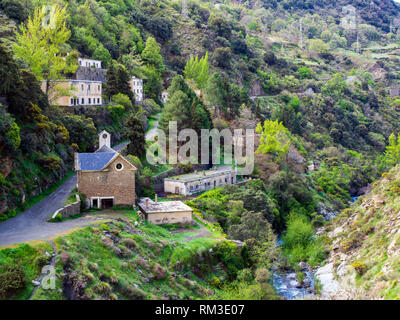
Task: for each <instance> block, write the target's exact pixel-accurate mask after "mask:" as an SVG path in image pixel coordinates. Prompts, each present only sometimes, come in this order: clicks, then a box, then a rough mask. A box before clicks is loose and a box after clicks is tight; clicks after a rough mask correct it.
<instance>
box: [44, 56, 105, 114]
mask: <svg viewBox="0 0 400 320" xmlns="http://www.w3.org/2000/svg"><path fill="white" fill-rule="evenodd" d="M78 65H79V66H78V69H77V70H76V72H75V73H74V74H73V75H71V77H70V78H69V79H63V80H59V81H56V83H55V86H56V88H58V89H62V90H65V89H67V90H69V94H68V95H66V94H60V93H59V92H60V90H57V89H56V90H53V92H52V93H51V95H50V100H52V103H54V104H58V105H60V106H65V107H72V106H99V105H102V104H103V98H102V94H103V83H104V82H105V81H106V77H105V75H106V72H107V70H106V69H102V68H101V61H100V60H93V59H84V58H78ZM42 90H43V92H45V91H46V81H42Z"/></svg>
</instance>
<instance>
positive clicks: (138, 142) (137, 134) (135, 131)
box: [126, 112, 146, 159]
mask: <svg viewBox="0 0 400 320" xmlns="http://www.w3.org/2000/svg"><path fill="white" fill-rule="evenodd" d="M126 126H127V128H128V138H129V141H131V142H130V143H129V144H128V147H127V149H128V154H131V155H134V156H137V157H138V158H139V159H141V158H143V157H144V156H145V154H146V150H145V145H146V138H145V130H144V125H143V122H142V120H141V119H140V112H138V113H136V114H132V115H131V116H130V117H129V119H128V121H127V123H126Z"/></svg>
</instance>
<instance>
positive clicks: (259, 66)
mask: <svg viewBox="0 0 400 320" xmlns="http://www.w3.org/2000/svg"><path fill="white" fill-rule="evenodd" d="M46 5H47V6H50V7H51V8H52V9H51V10H53V11H50V12H51V14H52V15H53V16H52V18H53V19H55V21H56V23H55V24H56V28H54V29H51V28H50V29H46V28H43V30H45V31H42V30H41V26H42V22H43V21H44V20H43V19H45V17H46V12H45V11H42V7H43V6H46ZM398 13H399V7H398V5H397V4H396V3H395V2H393V1H391V0H373V1H367V0H357V1H346V0H340V1H335V2H332V1H327V0H326V1H314V0H307V1H297V0H282V1H280V0H272V1H263V0H248V1H244V0H243V1H242V0H232V1H222V0H221V1H206V0H204V1H200V0H188V1H175V0H167V1H159V0H119V1H116V0H99V1H95V0H85V1H78V0H73V1H63V0H57V1H56V0H54V1H44V0H24V1H19V0H0V79H1V81H0V117H1V119H0V131H1V134H0V220H6V219H8V218H12V217H13V216H15V215H16V214H18V213H19V212H21V211H23V210H24V209H26V208H27V207H29V206H31V205H32V204H33V203H35V202H37V201H39V200H40V199H41V198H43V197H44V196H45V195H46V193H49V192H50V191H51V190H52V187H54V186H56V185H58V184H59V183H61V182H62V181H63V179H65V178H67V177H69V176H70V174H71V172H72V170H73V161H74V153H75V152H91V151H94V150H95V149H96V143H97V142H96V141H97V134H98V133H99V132H100V131H101V130H103V129H107V130H108V131H110V132H111V133H112V134H113V143H114V144H117V143H119V142H121V141H131V143H129V145H128V147H127V150H125V152H126V154H127V157H128V158H129V159H130V160H131V161H132V163H133V164H134V165H135V166H136V167H137V168H138V172H137V177H136V184H137V194H138V196H153V195H154V191H153V184H152V178H153V177H154V175H155V173H157V174H158V173H160V172H163V171H165V169H166V168H164V167H157V166H156V165H151V164H149V163H148V162H147V160H146V157H145V151H146V148H147V147H149V143H146V141H145V138H144V135H145V132H146V130H147V129H148V128H149V127H151V124H152V122H153V121H154V118H153V116H154V115H155V114H160V113H161V116H160V119H159V127H160V128H161V129H165V130H166V129H167V128H168V123H169V122H170V121H177V124H178V129H184V128H192V129H194V130H195V131H197V132H200V130H201V129H212V128H216V129H219V130H222V129H225V128H229V129H232V130H233V129H236V128H249V129H255V131H256V134H257V135H256V140H257V141H256V153H255V155H254V161H255V170H254V172H253V173H252V174H251V175H250V176H251V178H252V180H251V182H249V183H248V184H247V185H246V187H240V186H224V187H223V188H218V189H215V190H212V191H208V192H205V193H203V194H201V195H199V196H198V197H196V198H194V199H191V200H189V201H187V204H189V205H190V206H191V207H193V208H194V209H195V211H196V214H198V215H199V217H200V218H201V219H204V220H206V221H208V222H209V223H212V224H215V225H216V226H218V230H219V228H220V230H219V231H220V232H221V233H224V234H226V236H227V238H229V239H233V240H239V241H241V242H243V243H245V248H246V249H245V250H243V251H242V252H241V253H240V255H241V256H240V259H239V258H238V257H237V256H234V254H236V255H237V252H235V253H233V252H234V250H233V249H232V250H228V249H226V248H222V249H221V248H220V250H223V249H224V250H225V249H226V252H229V255H232V257H231V256H229V258H230V259H231V260H229V259H228V258H227V255H228V254H227V255H225V256H224V260H223V262H224V268H223V269H224V270H223V271H221V270H219V271H218V272H214V273H215V274H213V275H215V276H210V274H212V272H211V271H210V270H208V271H209V272H208V274H207V276H205V278H207V279H206V281H207V283H208V284H209V285H210V286H211V287H212V288H213V290H214V289H215V290H214V291H213V292H212V293H208V296H209V297H210V298H216V299H219V298H224V299H241V298H248V299H276V298H278V296H277V295H276V292H275V291H274V288H273V275H272V271H271V270H276V269H280V270H293V271H294V272H295V273H296V279H297V281H298V282H299V283H300V284H301V285H302V286H304V287H307V284H305V283H304V282H305V281H304V277H305V276H306V275H305V273H304V272H303V271H304V270H303V269H302V267H300V265H299V264H300V263H306V264H307V265H308V266H310V268H311V269H313V268H317V267H319V266H321V265H322V264H323V263H324V261H325V259H327V258H328V259H330V260H332V261H333V260H334V259H335V257H332V250H333V249H332V241H333V240H331V238H332V237H333V236H332V231H333V230H334V229H335V228H334V226H335V224H338V221H342V220H343V219H347V218H349V219H350V218H351V217H354V216H357V214H358V215H361V216H362V218H363V219H367V218H366V216H365V214H366V213H364V212H363V211H361V212H360V211H359V210H358V209H356V208H355V207H354V206H358V205H361V206H362V204H361V201H360V200H358V202H356V203H355V204H351V201H352V198H353V199H356V198H358V197H359V196H363V195H365V194H367V193H368V192H369V191H370V189H371V187H372V185H373V184H375V183H376V181H378V179H379V178H381V176H382V174H383V176H384V179H389V178H388V176H387V174H386V173H385V172H388V171H389V170H392V171H390V175H389V177H390V179H391V180H390V181H392V180H395V178H394V176H395V175H396V170H397V169H396V168H395V169H392V168H393V167H395V166H396V164H397V163H398V162H399V161H400V136H399V135H398V134H399V130H400V122H399V120H398V119H399V117H400V97H399V96H400V93H399V88H400V87H399V72H400V68H399V58H398V54H399V52H400V19H399V17H398ZM46 30H47V31H46ZM47 49H49V50H47ZM48 51H50V52H51V54H48ZM78 56H80V57H85V58H91V59H97V60H101V61H102V68H103V69H107V71H106V79H107V83H106V84H105V85H104V91H103V96H104V101H107V102H106V103H105V104H104V105H103V106H99V107H93V108H85V107H79V108H74V109H72V110H67V109H65V108H64V107H61V106H58V105H56V104H55V103H54V101H52V97H53V96H54V93H55V92H57V89H56V88H55V87H54V84H55V83H56V81H57V80H59V79H65V78H68V76H69V75H71V74H73V73H74V72H75V70H76V68H77V67H78V66H77V64H76V63H77V62H76V60H77V57H78ZM132 76H136V77H139V78H142V79H145V85H144V91H145V94H146V99H145V100H144V101H143V103H137V102H136V101H135V98H134V95H133V94H132V91H131V90H130V87H129V84H128V81H129V79H130V78H131V77H132ZM41 82H45V83H46V84H47V87H46V88H47V89H46V90H45V91H42V89H41ZM164 90H168V100H167V101H166V103H165V104H163V103H162V102H161V99H160V94H161V92H162V91H164ZM133 141H135V142H136V143H133ZM139 142H140V143H139ZM177 167H180V168H181V169H182V170H183V171H185V172H189V171H192V170H194V167H192V166H190V165H182V164H179V165H177ZM167 169H169V168H167ZM385 175H386V176H385ZM382 184H384V183H382V182H381V184H380V186H381V187H380V189H375V192H379V190H381V189H382V188H383V186H382ZM378 187H379V185H378ZM378 187H375V188H378ZM392 187H393V188H397V187H396V186H395V185H393V186H392ZM376 190H378V191H376ZM390 190H391V191H390V192H393V195H392V194H391V195H390V196H391V197H395V196H396V195H397V194H396V192H397V191H396V190H397V189H396V190H392V189H390ZM386 191H387V190H386ZM386 191H385V192H386ZM387 192H389V191H387ZM391 199H392V198H391ZM363 201H366V200H363ZM350 205H351V206H352V207H351V208H352V209H351V210H350V209H348V208H349V206H350ZM342 210H344V213H342V214H341V215H339V216H338V217H337V218H335V219H334V220H333V222H332V221H331V220H332V218H333V217H335V216H336V215H338V214H339V213H340V212H341V211H342ZM349 210H350V211H349ZM360 210H361V209H360ZM382 210H384V209H382ZM368 217H369V216H368ZM370 218H371V217H370ZM371 219H373V218H371ZM353 220H354V221H362V219H360V218H359V219H353ZM346 223H347V222H346ZM358 223H361V222H358ZM366 225H368V224H366ZM374 225H375V224H374ZM112 227H113V228H114V227H115V226H112ZM115 228H117V227H115ZM349 228H350V227H349ZM351 228H352V229H350V230H349V231H348V232H349V233H351V232H353V229H354V228H355V226H354V225H351ZM360 228H361V229H362V230H361V231H360V230H358V229H357V231H354V232H357V233H352V235H351V237H350V236H349V239H354V241H356V239H361V237H362V236H368V235H370V234H371V232H372V231H371V230H370V229H368V230H364V227H361V226H360ZM365 228H366V227H365ZM372 229H373V228H372ZM103 231H104V230H103ZM104 232H105V231H104ZM157 232H158V233H159V234H158V236H160V237H161V238H162V236H164V233H163V232H162V231H160V230H157ZM328 232H330V234H329V236H327V233H328ZM346 232H347V231H346ZM316 233H317V234H318V235H319V236H316ZM361 233H362V234H361ZM334 236H335V237H336V236H337V234H335V235H334ZM347 236H348V235H346V234H344V235H343V237H347ZM375 236H376V235H375ZM136 240H137V239H136ZM278 240H279V243H281V245H280V246H277V245H276V244H277V241H278ZM93 241H97V240H96V239H94V240H93ZM126 241H128V240H126ZM346 241H350V240H346ZM385 243H386V242H385ZM64 245H65V247H66V248H67V249H66V250H72V249H71V247H68V244H64ZM343 246H344V245H343V244H342V247H343ZM360 246H362V243H358V244H353V243H352V244H351V245H350V247H349V248H353V249H357V248H359V247H360ZM127 247H129V245H127ZM349 248H347V249H344V251H346V250H347V251H348V250H350V249H349ZM131 249H132V248H131ZM169 249H170V248H169ZM169 249H168V250H169ZM244 251H245V252H244ZM224 252H225V251H224ZM363 254H364V253H363ZM146 255H149V256H151V259H154V257H153V256H152V255H151V254H150V253H149V252H148V251H146ZM243 255H245V257H244V256H243ZM221 256H223V255H222V254H221ZM363 257H364V256H363ZM363 257H361V258H360V257H357V258H355V259H356V260H355V261H350V262H349V263H348V264H349V265H351V264H352V263H353V264H354V266H355V267H354V268H355V270H359V269H360V268H361V269H363V268H364V269H365V268H367V264H368V263H372V262H368V263H366V262H365V263H366V264H365V265H364V264H363V263H364V262H363V261H361V260H362V258H363ZM213 258H216V257H213ZM235 259H236V260H235ZM0 261H1V260H0ZM196 261H197V260H196ZM214 262H215V261H213V263H214ZM356 262H359V265H357V264H355V263H356ZM385 262H386V260H385ZM160 263H161V262H160ZM230 264H232V265H233V267H230ZM189 268H190V266H189ZM357 268H358V269H357ZM364 269H363V270H362V271H356V273H355V276H356V277H357V281H356V282H357V285H359V284H360V283H361V285H364V284H365V283H367V282H368V280H369V279H371V278H372V276H371V277H370V278H368V279H366V278H367V276H366V275H364V271H365V270H364ZM191 270H192V269H191ZM192 271H193V270H192ZM375 271H376V272H375ZM375 271H374V272H375V273H374V275H376V273H378V272H380V270H375ZM382 272H383V271H382ZM204 274H205V273H204ZM396 276H397V275H396ZM360 279H361V280H360ZM181 280H182V279H181ZM359 280H360V281H359ZM374 281H375V280H374ZM382 281H384V280H382ZM388 281H389V280H388ZM182 282H184V280H182ZM391 284H393V283H392V282H391ZM183 285H184V286H186V287H189V289H188V291H187V296H185V298H194V297H198V296H201V295H198V294H197V293H196V294H194V293H193V292H195V291H196V290H193V288H190V284H187V283H186V284H183ZM192 285H193V286H194V285H195V284H192ZM202 286H204V288H205V285H204V284H201V285H200V287H202ZM354 286H356V285H354ZM393 286H395V287H396V288H397V286H398V285H397V284H395V283H394V284H393ZM383 287H384V288H383V289H382V290H389V289H387V287H386V286H383ZM204 288H203V289H202V290H206V289H204ZM174 290H175V289H174ZM364 290H365V289H364ZM122 291H123V290H122ZM361 291H362V290H361ZM378 291H379V290H378V289H376V293H374V294H372V295H370V296H369V298H376V297H386V298H395V297H398V289H393V290H392V289H390V292H389V293H385V294H383V295H382V294H381V293H380V292H378ZM185 292H186V291H185ZM99 294H100V293H99ZM157 294H159V293H157ZM173 294H175V292H173V293H171V296H172V295H173ZM154 295H156V294H155V293H154ZM94 296H95V295H94V294H92V295H91V296H90V298H93V297H94ZM128 296H129V295H128ZM139 296H140V297H141V298H144V297H148V296H146V294H144V293H143V294H140V295H139ZM0 297H1V294H0ZM352 297H353V298H357V297H358V296H357V295H356V294H354V295H353V296H352ZM175 298H176V297H175Z"/></svg>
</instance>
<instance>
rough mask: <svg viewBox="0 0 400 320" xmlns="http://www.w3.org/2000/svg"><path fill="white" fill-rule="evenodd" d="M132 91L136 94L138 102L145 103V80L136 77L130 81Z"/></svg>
mask: <svg viewBox="0 0 400 320" xmlns="http://www.w3.org/2000/svg"><path fill="white" fill-rule="evenodd" d="M130 85H131V90H132V92H133V93H134V94H135V100H136V101H139V102H140V101H143V99H144V93H143V79H138V78H136V77H132V79H131V81H130Z"/></svg>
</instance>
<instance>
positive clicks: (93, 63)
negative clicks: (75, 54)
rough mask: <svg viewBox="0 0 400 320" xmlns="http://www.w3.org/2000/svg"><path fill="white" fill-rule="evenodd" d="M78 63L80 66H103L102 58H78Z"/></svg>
mask: <svg viewBox="0 0 400 320" xmlns="http://www.w3.org/2000/svg"><path fill="white" fill-rule="evenodd" d="M78 64H79V66H80V67H87V68H99V69H100V68H101V61H100V60H93V59H85V58H78Z"/></svg>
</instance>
